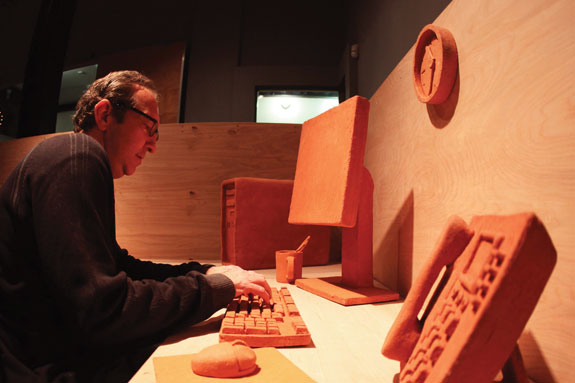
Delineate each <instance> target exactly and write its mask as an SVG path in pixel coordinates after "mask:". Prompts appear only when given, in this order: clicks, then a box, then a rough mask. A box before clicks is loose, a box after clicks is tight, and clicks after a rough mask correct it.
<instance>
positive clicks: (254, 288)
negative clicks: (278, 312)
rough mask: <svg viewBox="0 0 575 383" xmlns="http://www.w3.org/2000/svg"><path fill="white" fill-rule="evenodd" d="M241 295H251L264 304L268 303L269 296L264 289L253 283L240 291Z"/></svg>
mask: <svg viewBox="0 0 575 383" xmlns="http://www.w3.org/2000/svg"><path fill="white" fill-rule="evenodd" d="M242 294H243V295H248V294H253V295H257V296H259V297H260V298H262V299H263V300H264V301H265V302H266V303H270V298H271V295H270V294H269V293H268V292H267V291H266V289H265V288H264V287H263V286H261V285H257V284H255V283H249V284H248V285H247V286H246V287H245V288H244V289H243V291H242Z"/></svg>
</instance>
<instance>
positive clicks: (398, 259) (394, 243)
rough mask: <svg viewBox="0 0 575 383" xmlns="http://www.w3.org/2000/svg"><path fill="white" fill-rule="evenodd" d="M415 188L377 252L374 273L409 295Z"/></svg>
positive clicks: (375, 252)
mask: <svg viewBox="0 0 575 383" xmlns="http://www.w3.org/2000/svg"><path fill="white" fill-rule="evenodd" d="M413 200H414V197H413V190H411V191H410V192H409V194H408V195H407V197H406V198H405V201H404V202H403V204H402V206H401V208H400V209H399V211H398V213H397V215H396V216H395V219H394V220H393V223H392V224H391V225H390V226H389V229H388V231H387V233H386V234H385V236H384V237H383V240H382V241H381V243H380V244H379V246H377V248H376V249H375V251H374V266H375V269H374V275H375V277H376V279H378V280H379V281H380V282H382V283H384V284H385V285H386V286H387V287H388V288H390V289H392V290H393V291H397V292H399V294H400V295H401V296H402V297H405V296H406V295H407V293H408V292H409V288H410V287H411V282H412V280H413V204H414V202H413Z"/></svg>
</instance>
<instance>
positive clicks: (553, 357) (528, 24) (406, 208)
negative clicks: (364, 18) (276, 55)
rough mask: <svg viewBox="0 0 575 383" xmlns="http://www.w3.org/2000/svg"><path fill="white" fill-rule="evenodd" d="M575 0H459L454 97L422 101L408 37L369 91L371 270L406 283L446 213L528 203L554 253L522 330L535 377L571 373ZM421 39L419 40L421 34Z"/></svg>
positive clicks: (451, 20)
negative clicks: (439, 101) (390, 69)
mask: <svg viewBox="0 0 575 383" xmlns="http://www.w3.org/2000/svg"><path fill="white" fill-rule="evenodd" d="M574 16H575V3H574V2H573V1H569V0H555V1H544V0H533V1H529V2H519V1H514V0H504V1H499V0H497V1H495V0H489V1H482V2H469V1H458V0H454V1H452V2H451V3H450V5H449V6H448V7H447V8H446V9H445V10H444V12H443V13H442V14H441V15H440V16H439V17H438V19H437V20H436V21H435V22H434V24H436V25H439V26H443V27H446V28H447V29H449V30H450V31H451V33H452V34H453V36H454V37H455V41H456V44H457V49H458V52H459V75H458V78H457V80H456V84H455V86H454V90H453V92H452V94H451V96H450V98H449V99H448V100H447V101H446V102H445V103H444V104H442V105H439V106H427V105H425V104H422V103H420V102H419V101H418V100H417V97H416V94H415V91H414V88H413V83H412V75H411V70H412V59H413V48H412V49H411V50H410V51H409V52H408V53H407V54H406V56H405V57H404V59H403V60H402V61H401V62H400V63H399V64H398V65H397V67H396V68H395V69H394V71H393V72H392V73H391V75H390V76H389V77H388V78H387V79H386V80H385V81H384V83H383V84H382V85H381V86H380V88H379V89H378V91H377V92H376V93H375V95H374V96H373V97H372V99H371V112H370V125H369V131H368V139H367V149H366V160H365V163H366V166H367V168H368V169H369V170H370V171H371V174H372V176H373V178H374V182H375V195H374V267H375V270H374V273H375V275H376V278H377V279H379V280H380V281H381V282H382V283H384V284H386V285H388V286H390V287H392V288H397V289H399V291H400V292H401V293H402V294H405V293H406V292H407V290H408V288H409V287H410V285H411V282H412V281H413V279H414V278H416V276H417V274H418V273H419V271H420V270H421V266H422V264H423V262H424V260H425V259H426V257H427V256H429V255H430V254H431V251H432V249H433V246H434V244H435V241H436V240H437V239H438V236H439V234H440V231H441V228H442V227H443V225H444V224H445V222H446V221H447V218H448V217H449V216H450V215H451V214H457V215H460V216H461V217H463V218H464V219H465V220H466V221H467V222H469V220H470V218H471V217H472V216H474V215H482V214H512V213H518V212H523V211H533V212H535V213H536V214H537V216H538V217H539V218H540V219H541V220H542V221H543V223H544V224H545V226H546V228H547V230H548V232H549V234H550V236H551V238H552V240H553V243H554V245H555V247H556V249H557V253H558V262H557V265H556V267H555V270H554V272H553V274H552V276H551V279H550V280H549V283H548V285H547V287H546V289H545V291H544V293H543V296H542V297H541V299H540V301H539V304H538V306H537V308H536V309H535V312H534V314H533V316H532V317H531V319H530V321H529V322H528V324H527V327H526V329H525V331H524V333H523V335H522V337H521V338H520V346H521V347H522V350H521V351H522V352H523V356H524V358H525V362H526V365H527V369H528V373H529V375H530V376H531V378H533V379H534V380H535V381H537V382H570V381H575V371H574V370H573V368H572V366H573V365H575V357H574V356H573V353H571V352H570V349H571V348H572V347H573V344H575V320H574V319H575V300H574V298H573V297H574V293H575V291H574V283H573V275H574V271H575V267H574V264H575V251H574V249H575V218H574V216H575V205H574V200H575V77H574V76H573V74H574V69H573V68H575V26H574V25H575V24H574V23H573V22H572V21H573V17H574ZM414 43H415V42H414Z"/></svg>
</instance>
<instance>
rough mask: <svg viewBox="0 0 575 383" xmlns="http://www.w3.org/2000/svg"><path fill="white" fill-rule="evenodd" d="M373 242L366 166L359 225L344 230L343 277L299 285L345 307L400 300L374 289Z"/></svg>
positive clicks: (370, 186)
mask: <svg viewBox="0 0 575 383" xmlns="http://www.w3.org/2000/svg"><path fill="white" fill-rule="evenodd" d="M372 239H373V180H372V178H371V175H370V174H369V170H367V169H366V168H365V167H364V168H363V169H362V174H361V186H360V197H359V206H358V212H357V221H356V224H355V226H354V227H350V228H346V227H344V228H342V249H341V274H342V275H341V276H337V277H324V278H303V279H298V280H296V282H295V284H296V286H298V287H300V288H302V289H304V290H306V291H309V292H311V293H313V294H316V295H319V296H321V297H323V298H326V299H329V300H331V301H333V302H337V303H339V304H342V305H344V306H351V305H359V304H366V303H376V302H387V301H394V300H398V299H399V294H398V293H396V292H394V291H391V290H388V289H385V288H379V287H374V286H373V240H372Z"/></svg>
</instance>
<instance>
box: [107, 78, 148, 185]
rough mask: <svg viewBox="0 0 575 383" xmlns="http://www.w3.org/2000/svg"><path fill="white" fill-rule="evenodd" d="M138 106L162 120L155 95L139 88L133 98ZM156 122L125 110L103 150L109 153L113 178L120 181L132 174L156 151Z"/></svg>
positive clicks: (111, 131)
mask: <svg viewBox="0 0 575 383" xmlns="http://www.w3.org/2000/svg"><path fill="white" fill-rule="evenodd" d="M133 99H134V102H135V105H134V106H135V107H136V108H137V109H138V110H139V111H141V112H143V113H145V114H147V115H148V116H150V117H152V118H153V119H155V120H156V121H159V114H158V103H157V102H156V99H155V97H154V95H153V94H152V92H150V91H149V90H148V89H145V88H142V87H138V89H137V90H136V91H135V93H134V95H133ZM153 125H154V122H153V121H152V120H150V119H149V118H147V117H146V116H144V115H142V114H139V113H137V112H135V111H133V110H131V109H125V113H124V120H123V121H122V122H121V123H119V122H117V121H116V120H115V119H114V123H113V124H112V125H111V126H110V128H109V129H108V131H107V133H106V135H105V136H104V148H105V149H106V152H107V153H108V158H109V160H110V165H111V167H112V176H113V177H114V178H120V177H122V176H124V175H131V174H133V173H134V172H135V171H136V168H137V167H138V166H140V164H141V163H142V161H143V160H144V157H145V156H146V154H147V153H148V152H150V153H155V152H156V139H157V133H156V134H154V135H153V136H152V137H150V135H149V132H150V131H151V130H152V129H153V128H155V127H154V126H153Z"/></svg>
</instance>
